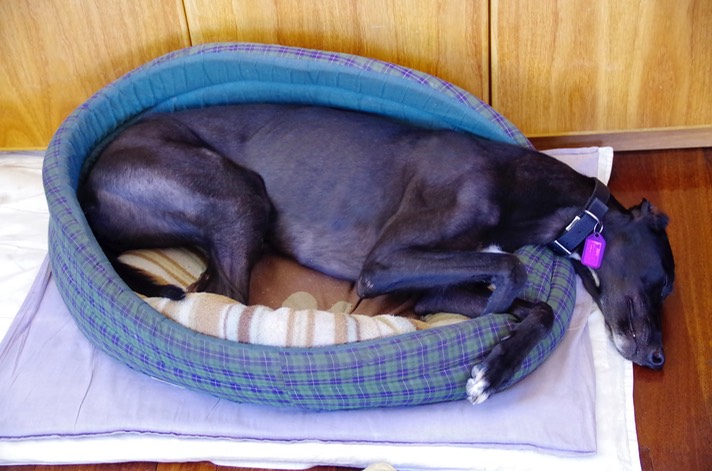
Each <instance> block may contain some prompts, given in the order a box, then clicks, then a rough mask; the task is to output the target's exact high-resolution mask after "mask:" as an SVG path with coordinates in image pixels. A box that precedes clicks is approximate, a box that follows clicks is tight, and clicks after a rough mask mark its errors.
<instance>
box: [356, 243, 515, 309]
mask: <svg viewBox="0 0 712 471" xmlns="http://www.w3.org/2000/svg"><path fill="white" fill-rule="evenodd" d="M526 279H527V273H526V269H525V268H524V266H523V265H522V263H521V262H520V261H519V259H518V258H517V257H516V256H514V255H512V254H507V253H492V252H478V251H435V250H433V251H430V250H422V249H417V248H409V249H402V250H398V251H394V252H391V253H385V254H379V253H378V252H374V253H372V254H371V255H370V256H369V257H368V258H367V260H366V263H365V264H364V266H363V269H362V271H361V274H360V276H359V278H358V281H357V284H356V287H357V291H358V293H359V296H362V297H373V296H377V295H380V294H386V293H392V292H397V291H422V292H425V293H426V294H425V296H426V297H427V296H429V295H428V293H430V298H429V299H427V305H428V306H427V307H428V309H429V310H430V312H435V311H438V310H443V311H450V312H452V311H453V310H454V309H453V307H456V308H457V309H458V310H457V311H456V312H458V313H460V314H464V315H467V316H470V317H475V316H478V315H481V314H487V313H491V312H506V311H507V309H508V308H509V306H510V305H511V304H512V302H513V301H514V299H515V298H516V297H517V295H518V294H519V292H520V291H521V289H522V288H523V287H524V283H525V282H526ZM481 283H490V284H492V285H494V288H495V289H494V291H493V292H492V293H491V294H490V295H489V297H488V299H487V302H486V303H483V302H482V296H481V295H477V294H476V293H475V292H474V291H473V292H472V298H471V302H469V303H468V302H467V294H466V293H467V290H468V289H475V286H476V285H477V284H481ZM460 288H462V289H460ZM437 290H440V291H437ZM436 291H437V292H436ZM448 294H450V295H452V296H451V297H449V296H448ZM434 295H437V296H434ZM424 303H425V300H424ZM483 304H484V307H483ZM422 307H423V305H421V308H420V309H419V311H420V312H421V313H424V311H423V309H422Z"/></svg>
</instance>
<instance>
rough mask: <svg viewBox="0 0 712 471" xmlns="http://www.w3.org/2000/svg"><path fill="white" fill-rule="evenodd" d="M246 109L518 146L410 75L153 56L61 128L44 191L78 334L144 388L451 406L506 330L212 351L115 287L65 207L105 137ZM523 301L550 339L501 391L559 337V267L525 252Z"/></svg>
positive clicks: (277, 51) (234, 396)
mask: <svg viewBox="0 0 712 471" xmlns="http://www.w3.org/2000/svg"><path fill="white" fill-rule="evenodd" d="M246 102H280V103H304V104H318V105H325V106H334V107H341V108H347V109H354V110H359V111H366V112H373V113H378V114H382V115H387V116H391V117H394V118H398V119H403V120H406V121H410V122H413V123H416V124H419V125H423V126H429V127H445V128H451V129H458V130H462V131H466V132H472V133H475V134H478V135H480V136H483V137H486V138H489V139H493V140H498V141H504V142H513V143H518V144H521V145H528V143H527V141H526V138H524V136H522V135H521V133H520V132H519V131H518V130H517V129H516V128H514V127H513V126H512V125H511V124H509V123H508V122H507V121H506V120H505V119H504V118H502V117H501V116H500V115H498V114H497V113H496V112H495V111H494V110H492V109H491V108H490V107H488V106H487V105H486V104H484V103H482V102H481V101H479V100H478V99H477V98H475V97H473V96H471V95H469V94H467V93H466V92H464V91H462V90H460V89H458V88H457V87H454V86H453V85H451V84H448V83H446V82H444V81H442V80H439V79H436V78H434V77H432V76H428V75H426V74H423V73H421V72H417V71H413V70H411V69H406V68H403V67H400V66H396V65H393V64H388V63H385V62H381V61H376V60H372V59H366V58H361V57H357V56H352V55H345V54H336V53H326V52H321V51H313V50H305V49H298V48H288V47H282V46H272V45H259V44H246V43H235V44H213V45H203V46H197V47H192V48H188V49H184V50H180V51H176V52H174V53H171V54H168V55H166V56H163V57H161V58H159V59H156V60H154V61H153V62H150V63H148V64H146V65H145V66H143V67H141V68H139V69H137V70H135V71H133V72H131V73H129V74H127V75H126V76H124V77H122V78H121V79H119V80H117V81H116V82H114V83H112V84H110V85H108V86H106V87H105V88H104V89H102V90H100V91H99V92H98V93H97V94H96V95H94V96H93V97H92V98H91V99H89V100H88V101H87V102H86V103H84V104H83V105H81V106H80V107H79V108H78V109H77V110H76V111H75V112H74V113H73V114H72V115H70V116H69V117H68V118H67V119H66V120H65V122H64V123H63V124H62V126H61V127H60V129H59V130H58V131H57V133H56V134H55V136H54V137H53V139H52V141H51V143H50V146H49V148H48V150H47V153H46V157H45V163H44V171H43V180H44V185H45V192H46V194H47V200H48V204H49V211H50V224H49V248H50V260H51V265H52V270H53V273H54V274H55V276H56V281H57V285H58V288H59V291H60V293H61V295H62V297H63V299H64V301H65V302H66V304H67V306H68V309H69V311H70V313H71V315H72V316H73V317H74V319H75V321H76V322H77V324H78V326H79V328H80V329H81V330H82V332H83V333H84V334H85V335H86V336H87V337H88V338H89V339H90V341H91V342H92V343H94V344H95V345H97V346H98V347H99V348H101V349H102V350H103V351H105V352H106V353H108V354H109V355H111V356H112V357H114V358H115V359H117V360H119V361H121V362H122V363H124V364H126V365H128V366H130V367H131V368H134V369H136V370H139V371H141V372H143V373H145V374H147V375H150V376H153V377H155V378H158V379H161V380H164V381H167V382H171V383H174V384H177V385H181V386H184V387H186V388H189V389H195V390H200V391H204V392H207V393H210V394H213V395H215V396H218V397H221V398H226V399H229V400H233V401H237V402H252V403H259V404H269V405H279V406H293V407H299V408H307V409H318V410H325V409H326V410H332V409H353V408H365V407H383V406H404V405H415V404H425V403H434V402H442V401H450V400H456V399H462V398H464V397H465V383H466V381H467V379H468V377H469V372H470V370H471V368H472V367H473V366H474V365H475V364H476V363H477V362H479V361H481V359H482V358H483V357H484V356H485V355H486V354H487V352H488V351H489V350H490V349H491V348H492V346H493V345H494V344H495V343H496V342H497V341H498V340H499V339H501V338H503V337H505V336H506V335H507V334H508V332H509V331H510V330H511V328H512V326H513V322H514V319H513V318H512V316H510V315H507V314H500V315H488V316H483V317H481V318H478V319H473V320H468V321H466V322H461V323H458V324H454V325H447V326H443V327H437V328H432V329H426V330H420V331H416V332H412V333H408V334H403V335H397V336H392V337H387V338H379V339H375V340H369V341H363V342H356V343H351V344H346V345H333V346H325V347H315V348H285V347H271V346H264V345H254V344H246V343H241V342H235V341H230V340H226V339H219V338H215V337H213V336H209V335H205V334H202V333H199V332H195V331H193V330H190V329H188V328H186V327H184V326H181V325H180V324H178V323H177V322H175V321H173V320H171V319H168V318H166V317H165V316H163V315H161V314H160V313H159V312H157V311H156V310H155V309H154V308H153V307H151V306H150V305H148V304H147V303H145V302H144V301H143V300H141V299H140V298H139V297H138V296H137V295H135V294H134V293H133V292H131V291H130V290H129V289H128V288H127V287H126V285H125V284H124V283H123V282H122V281H121V280H120V279H119V278H118V277H117V275H116V274H115V272H114V271H113V269H112V268H111V265H110V264H109V262H108V260H107V259H106V257H105V256H104V254H103V252H102V251H101V248H100V247H99V245H98V244H97V242H96V240H95V239H94V237H93V235H92V233H91V231H90V229H89V227H88V225H87V223H86V220H85V218H84V216H83V213H82V210H81V208H80V206H79V204H78V201H77V198H76V191H77V188H78V185H79V182H80V180H81V178H82V175H83V172H86V171H87V170H88V169H89V168H90V166H91V163H92V161H93V158H95V156H96V154H97V152H98V151H99V150H100V149H101V147H102V144H103V143H105V142H106V141H107V140H108V139H110V138H111V136H112V135H113V134H114V133H115V132H116V131H117V130H119V129H121V128H122V127H123V126H125V125H126V124H128V123H130V122H131V121H132V120H134V119H136V118H137V117H138V116H140V115H142V114H144V113H147V112H152V111H172V110H179V109H185V108H190V107H198V106H210V105H220V104H228V103H246ZM524 252H525V255H526V257H527V262H526V263H527V269H528V271H529V275H530V276H529V283H528V286H527V289H526V293H525V297H529V298H531V299H539V300H545V301H547V302H548V303H549V304H550V305H551V306H552V307H553V308H554V311H555V313H556V320H555V324H554V328H553V329H552V332H551V333H550V335H548V336H547V338H545V339H544V341H542V342H541V343H540V344H539V345H538V346H537V347H536V348H535V349H534V350H533V351H532V352H531V354H530V355H529V356H528V357H527V359H526V360H525V362H524V363H523V365H522V366H521V368H520V369H519V370H518V371H517V373H516V374H515V376H514V377H513V378H512V379H511V380H510V381H509V382H508V383H507V384H505V385H504V386H503V387H508V386H509V385H511V384H513V383H514V382H516V381H518V380H520V379H521V378H523V377H524V376H526V375H527V374H528V373H530V372H531V371H533V370H534V369H535V368H536V367H537V366H538V365H539V364H541V362H543V361H544V359H545V358H546V357H547V356H548V355H549V353H550V352H551V351H552V350H553V349H554V347H555V346H556V344H557V343H558V341H559V340H560V339H561V337H562V335H563V333H564V331H565V329H566V326H567V325H568V322H569V320H570V316H571V312H572V310H573V305H574V293H575V289H574V275H573V271H572V269H571V267H570V265H569V263H568V262H567V261H566V260H564V259H561V258H559V257H554V256H553V255H552V254H551V253H550V252H549V251H548V250H547V249H544V248H540V247H527V248H526V249H525V250H524Z"/></svg>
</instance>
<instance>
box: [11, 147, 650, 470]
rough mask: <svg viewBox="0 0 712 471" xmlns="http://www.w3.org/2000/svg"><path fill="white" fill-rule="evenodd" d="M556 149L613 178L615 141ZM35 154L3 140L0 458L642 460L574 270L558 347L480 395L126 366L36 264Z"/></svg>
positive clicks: (422, 462) (622, 370) (405, 466)
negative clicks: (285, 390)
mask: <svg viewBox="0 0 712 471" xmlns="http://www.w3.org/2000/svg"><path fill="white" fill-rule="evenodd" d="M552 153H554V154H558V155H557V157H561V158H562V159H563V160H566V161H568V162H570V163H571V162H573V164H574V166H575V167H576V168H578V169H580V170H581V171H584V172H585V173H589V174H592V175H597V176H598V177H599V178H601V179H602V180H604V181H607V179H608V177H609V176H610V167H611V162H612V152H611V150H610V149H598V148H590V149H577V150H559V151H554V152H552ZM41 162H42V161H41V154H40V153H36V152H34V153H33V152H29V153H13V154H9V153H8V154H0V283H1V289H0V338H2V337H3V336H4V339H3V341H2V343H0V464H31V463H33V464H42V463H52V464H62V463H74V464H79V463H108V462H121V461H164V462H165V461H168V462H184V461H202V460H208V461H212V462H214V463H217V464H222V465H233V466H242V467H268V468H292V469H296V468H308V467H311V466H315V465H320V464H321V465H343V466H354V467H365V466H367V465H369V464H371V463H375V462H388V463H391V464H392V465H393V466H394V467H395V468H396V469H398V470H402V471H405V470H416V469H436V470H448V469H453V470H456V469H457V470H462V469H478V470H480V469H481V470H497V469H506V470H534V469H547V470H556V469H562V470H563V469H566V470H569V469H579V470H605V469H611V470H639V469H640V462H639V457H638V446H637V438H636V432H635V422H634V413H633V402H632V388H633V379H632V367H631V364H630V363H629V362H627V361H625V360H623V359H622V358H621V357H620V356H619V355H618V353H617V352H616V351H615V349H614V348H613V346H612V344H611V342H610V341H609V340H608V339H607V337H606V333H605V328H604V325H603V319H602V317H601V314H600V312H599V311H598V310H596V309H595V306H594V305H593V303H592V302H591V299H590V297H589V296H588V295H587V294H586V293H585V292H584V291H583V290H582V288H581V286H580V283H579V287H578V293H579V296H578V299H577V308H576V313H575V315H574V319H573V320H572V324H571V328H570V329H569V332H568V333H567V336H566V338H565V339H564V341H563V342H562V343H561V345H560V347H558V348H557V350H556V351H555V352H554V354H552V356H551V357H550V358H549V359H548V360H547V361H546V362H545V363H544V365H542V366H541V367H540V368H539V369H538V370H537V371H535V372H534V373H533V374H532V375H530V376H529V377H528V378H526V379H525V380H523V381H522V382H520V383H519V384H517V385H515V386H514V387H512V388H510V389H509V390H507V391H504V392H502V393H499V394H497V395H495V396H494V397H492V398H491V399H490V400H488V401H487V402H486V403H485V404H482V405H480V406H471V405H469V403H466V402H465V401H460V402H453V403H445V404H434V405H429V406H420V407H410V408H400V409H398V408H396V409H374V410H366V411H348V412H333V413H314V412H303V411H295V410H290V409H277V408H269V407H264V406H253V405H245V404H234V403H230V402H227V401H224V400H218V399H215V398H213V397H210V396H207V395H203V394H199V393H195V392H191V391H187V390H183V389H180V388H178V387H176V386H173V385H169V384H165V383H160V382H158V381H156V380H153V379H151V378H148V377H146V376H144V375H141V374H139V373H136V372H134V371H132V370H130V369H128V368H126V367H124V366H123V365H121V364H119V363H117V362H115V361H114V360H112V359H111V358H109V357H108V356H106V355H105V354H103V353H102V352H100V351H98V350H97V349H95V348H94V347H93V346H91V345H90V344H89V342H88V341H86V339H84V337H83V336H82V335H81V333H80V332H79V331H78V329H77V328H76V326H75V325H74V322H73V321H72V319H71V317H70V316H69V314H68V312H67V311H66V308H64V306H63V304H62V303H61V300H60V299H59V296H58V293H57V290H56V287H55V286H54V283H53V281H52V277H51V273H50V271H49V269H48V267H47V264H46V263H44V264H43V261H44V260H45V259H46V257H45V256H46V251H47V236H46V232H47V220H48V216H47V208H46V204H45V201H44V196H43V194H42V186H41V177H40V173H41ZM33 280H35V281H34V284H33ZM28 294H29V296H28ZM26 297H27V299H26V300H25V302H24V304H23V305H22V306H21V304H22V302H23V300H24V299H25V298H26Z"/></svg>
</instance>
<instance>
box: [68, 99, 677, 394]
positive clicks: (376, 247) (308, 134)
mask: <svg viewBox="0 0 712 471" xmlns="http://www.w3.org/2000/svg"><path fill="white" fill-rule="evenodd" d="M79 193H80V194H79V197H80V201H81V204H82V206H83V208H84V211H85V213H86V216H87V219H88V222H89V224H90V226H91V228H92V230H93V232H94V234H95V235H96V237H97V240H98V241H99V242H100V244H101V245H102V247H103V248H104V250H105V251H106V253H107V256H108V257H109V259H110V260H111V262H112V264H113V266H114V267H115V268H116V270H117V272H118V273H119V275H121V276H122V278H123V279H124V280H125V281H126V283H127V284H128V285H129V287H131V288H132V289H133V290H135V291H137V292H140V293H142V294H145V295H147V296H164V297H170V298H173V299H181V298H182V297H183V296H184V294H185V293H184V292H183V290H181V289H180V288H178V287H175V286H161V285H159V284H157V283H156V282H154V281H152V280H151V279H150V278H149V277H147V276H146V275H145V274H143V273H141V272H138V271H136V270H134V269H132V268H130V267H128V266H126V265H124V264H122V263H121V262H120V261H119V260H118V259H117V256H118V255H119V254H120V253H121V252H123V251H125V250H129V249H136V248H151V247H166V246H180V245H194V246H197V247H200V248H202V250H204V252H205V253H206V255H207V258H208V266H207V270H206V271H205V273H203V274H202V275H201V277H200V278H199V279H198V280H197V281H196V283H195V284H194V285H192V286H191V287H190V288H189V290H191V291H209V292H214V293H219V294H223V295H226V296H229V297H231V298H233V299H236V300H238V301H242V302H246V300H247V294H248V293H247V291H248V286H249V278H250V270H251V267H252V265H253V264H254V263H255V261H256V260H257V259H258V257H260V254H261V253H262V252H263V250H264V248H265V246H267V245H268V246H270V247H271V248H274V249H276V250H278V251H281V252H283V253H285V254H287V255H290V256H291V257H293V258H294V259H296V260H297V261H298V262H300V263H302V264H304V265H306V266H308V267H311V268H313V269H316V270H319V271H321V272H323V273H326V274H329V275H332V276H335V277H338V278H343V279H346V280H351V281H354V282H355V283H356V287H357V291H358V294H359V295H360V296H362V297H372V296H376V295H380V294H386V293H393V292H410V293H414V294H418V295H419V296H420V297H419V300H418V301H417V303H416V306H415V309H416V312H417V313H419V314H424V313H430V312H439V311H447V312H457V313H461V314H465V315H467V316H471V317H474V316H479V315H483V314H487V313H492V312H510V313H512V314H514V315H515V316H516V317H518V318H520V319H521V322H519V323H518V324H517V326H516V327H515V328H514V330H513V331H512V333H511V335H510V336H509V337H507V338H506V339H504V340H502V341H501V342H500V343H498V344H497V346H496V347H495V348H494V349H493V350H492V351H491V353H490V354H489V355H488V356H487V357H486V358H485V360H484V361H483V362H482V363H481V364H479V365H478V366H476V367H475V368H474V369H473V372H472V378H471V379H470V380H469V381H468V384H467V392H468V397H469V399H470V401H472V402H473V403H478V402H482V401H483V400H485V399H487V397H488V396H489V395H491V394H492V393H493V392H494V391H496V389H497V388H498V387H499V386H500V385H501V384H502V383H503V382H504V381H506V380H507V379H508V378H509V377H510V376H511V375H512V374H513V373H514V371H515V370H516V368H517V367H518V366H519V364H520V363H521V362H522V361H523V359H524V357H525V356H526V355H527V353H528V352H529V351H530V350H531V349H532V347H533V346H534V345H535V344H536V343H537V342H538V341H539V340H541V338H542V337H543V336H544V335H546V333H547V332H548V331H549V330H550V329H551V327H552V324H553V313H552V310H551V308H550V307H549V305H547V304H546V303H542V302H540V303H531V302H526V301H524V300H521V299H518V298H517V296H518V294H519V292H520V290H521V289H522V287H523V285H524V283H525V281H526V278H527V274H526V271H525V269H524V267H523V265H522V264H521V262H519V260H518V259H517V257H516V256H514V255H512V254H511V252H513V251H514V250H515V249H517V248H519V247H521V246H523V245H528V244H539V245H549V246H550V247H551V248H552V249H553V250H554V251H556V252H558V253H560V254H563V255H566V256H569V257H570V258H571V259H572V262H573V264H574V267H575V268H576V271H577V273H578V274H579V275H580V276H581V277H582V279H583V281H584V286H585V287H586V289H587V290H588V291H589V292H590V293H591V295H592V296H593V297H594V299H595V301H596V302H597V303H598V305H599V306H600V307H601V310H602V312H603V316H604V318H605V321H606V325H607V327H608V330H609V332H610V334H611V336H612V338H613V342H614V343H615V346H616V347H617V349H618V350H619V351H620V353H621V354H622V355H623V356H624V357H625V358H628V359H630V360H632V361H634V362H636V363H638V364H641V365H645V366H648V367H651V368H660V367H662V365H663V363H664V360H665V359H664V356H663V350H662V334H661V319H660V315H661V303H662V301H663V299H664V298H665V297H666V296H667V295H668V294H669V293H670V291H671V289H672V284H673V279H674V262H673V257H672V252H671V249H670V244H669V242H668V238H667V235H666V232H665V228H666V225H667V221H668V220H667V217H666V216H665V215H663V214H662V213H660V212H658V211H657V210H656V209H655V208H654V207H653V206H652V205H651V204H650V203H648V202H647V201H645V200H644V201H643V202H642V203H641V204H640V205H639V206H636V207H633V208H631V209H625V208H624V207H623V206H621V205H620V204H619V203H618V202H617V201H616V200H615V198H613V197H612V196H610V194H609V192H608V189H607V188H606V187H605V185H603V184H602V183H600V182H599V181H598V180H596V179H593V178H589V177H585V176H583V175H581V174H579V173H577V172H575V171H574V170H572V169H571V168H569V167H568V166H566V165H565V164H562V163H560V162H558V161H556V160H555V159H553V158H550V157H548V156H546V155H543V154H540V153H538V152H536V151H533V150H530V149H526V148H522V147H517V146H513V145H509V144H503V143H496V142H491V141H487V140H484V139H481V138H477V137H475V136H472V135H469V134H464V133H458V132H454V131H449V130H429V129H424V128H419V127H414V126H412V125H408V124H405V123H402V122H397V121H395V120H391V119H387V118H384V117H380V116H374V115H368V114H365V113H357V112H352V111H345V110H336V109H331V108H323V107H311V106H291V105H271V104H254V105H236V106H222V107H212V108H204V109H195V110H187V111H181V112H175V113H167V114H154V115H152V116H149V117H146V118H143V119H142V120H140V121H139V122H137V123H135V124H133V125H131V126H129V127H128V128H126V129H125V130H124V131H122V132H121V133H120V134H119V135H118V137H116V139H115V140H113V141H112V142H111V143H110V144H109V145H108V146H107V147H106V148H105V149H104V150H103V151H102V153H101V155H100V156H99V158H98V160H97V162H96V163H95V165H94V167H93V168H92V170H91V172H90V173H89V176H88V177H87V179H86V181H85V182H84V184H83V185H82V187H81V188H80V192H79ZM589 244H591V245H590V246H589ZM604 244H605V246H604ZM604 249H605V252H603V250H604ZM604 253H605V255H603V254H604ZM601 257H602V258H601ZM584 264H585V265H587V266H585V265H584ZM599 265H600V266H599Z"/></svg>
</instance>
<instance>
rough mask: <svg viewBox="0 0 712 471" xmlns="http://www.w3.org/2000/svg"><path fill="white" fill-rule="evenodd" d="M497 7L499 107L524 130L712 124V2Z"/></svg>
mask: <svg viewBox="0 0 712 471" xmlns="http://www.w3.org/2000/svg"><path fill="white" fill-rule="evenodd" d="M491 14H492V80H491V81H492V105H493V106H494V108H495V109H497V111H499V112H500V113H502V114H503V115H504V116H506V117H507V118H509V119H510V120H511V121H512V122H514V124H516V125H517V126H518V127H519V128H520V129H522V131H524V133H525V134H527V135H529V136H532V135H533V136H537V135H547V134H566V133H573V132H582V131H584V132H585V131H593V132H606V131H620V130H639V129H648V128H670V127H695V126H700V125H712V2H710V1H709V0H656V1H620V0H558V1H555V0H492V12H491ZM710 129H711V130H712V128H710Z"/></svg>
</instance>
